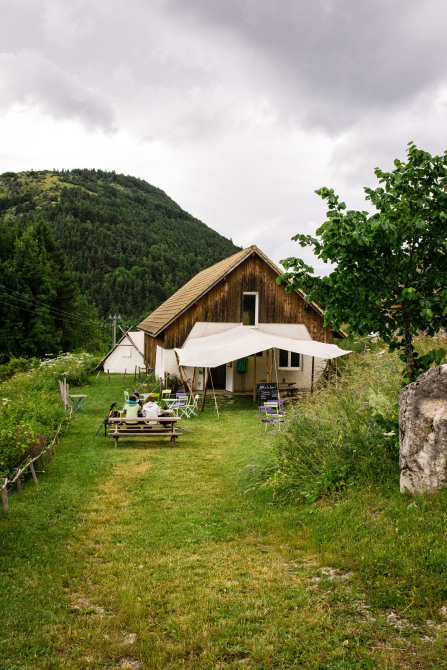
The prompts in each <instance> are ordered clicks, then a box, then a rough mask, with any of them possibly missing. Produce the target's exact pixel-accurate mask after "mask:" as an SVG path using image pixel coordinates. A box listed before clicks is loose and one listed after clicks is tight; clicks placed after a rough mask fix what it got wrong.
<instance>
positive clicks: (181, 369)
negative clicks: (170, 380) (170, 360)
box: [174, 349, 195, 405]
mask: <svg viewBox="0 0 447 670" xmlns="http://www.w3.org/2000/svg"><path fill="white" fill-rule="evenodd" d="M174 353H175V357H176V359H177V366H178V369H179V372H180V378H181V380H182V382H183V384H184V385H185V387H186V388H187V389H188V390H189V395H190V397H191V402H192V403H193V404H194V405H195V402H194V394H193V392H192V390H191V387H190V385H189V382H188V380H187V378H186V375H184V374H183V367H182V366H181V365H180V359H179V357H178V353H177V352H176V351H175V349H174ZM185 390H186V389H185Z"/></svg>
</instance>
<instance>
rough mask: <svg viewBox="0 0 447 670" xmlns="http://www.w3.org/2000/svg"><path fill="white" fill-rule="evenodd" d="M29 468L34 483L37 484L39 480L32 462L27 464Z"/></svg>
mask: <svg viewBox="0 0 447 670" xmlns="http://www.w3.org/2000/svg"><path fill="white" fill-rule="evenodd" d="M29 469H30V470H31V475H32V477H33V480H34V483H35V484H38V483H39V482H38V481H37V477H36V471H35V470H34V463H30V464H29Z"/></svg>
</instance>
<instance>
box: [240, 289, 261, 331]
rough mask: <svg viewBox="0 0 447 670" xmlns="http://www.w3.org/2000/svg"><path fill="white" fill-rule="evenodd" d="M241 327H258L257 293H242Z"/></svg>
mask: <svg viewBox="0 0 447 670" xmlns="http://www.w3.org/2000/svg"><path fill="white" fill-rule="evenodd" d="M242 325H244V326H257V325H258V294H257V293H243V294H242Z"/></svg>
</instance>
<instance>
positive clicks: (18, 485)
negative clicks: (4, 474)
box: [16, 468, 22, 495]
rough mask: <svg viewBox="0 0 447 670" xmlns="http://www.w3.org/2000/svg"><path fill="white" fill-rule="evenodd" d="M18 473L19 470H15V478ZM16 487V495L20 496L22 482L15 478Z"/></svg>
mask: <svg viewBox="0 0 447 670" xmlns="http://www.w3.org/2000/svg"><path fill="white" fill-rule="evenodd" d="M18 471H19V468H16V476H17V473H18ZM16 486H17V493H18V494H19V495H20V494H21V493H22V482H21V481H20V477H17V480H16Z"/></svg>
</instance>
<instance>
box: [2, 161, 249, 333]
mask: <svg viewBox="0 0 447 670" xmlns="http://www.w3.org/2000/svg"><path fill="white" fill-rule="evenodd" d="M41 220H45V221H46V222H47V223H48V224H49V226H50V229H51V230H52V232H53V235H54V237H55V239H56V242H57V243H58V244H59V245H60V247H61V249H62V250H63V251H64V252H65V254H66V257H67V262H68V267H69V269H70V270H71V272H72V274H73V277H74V279H75V281H76V282H77V284H78V286H79V288H80V290H81V293H82V294H83V295H84V296H85V297H86V299H87V301H88V302H89V304H91V305H93V306H96V307H97V308H98V312H99V314H100V316H107V315H108V314H112V313H113V314H118V313H119V314H121V316H123V317H124V318H125V319H131V320H138V319H140V318H143V317H145V316H147V315H148V314H149V313H150V312H151V311H152V310H154V309H155V308H156V307H158V305H160V304H161V303H162V302H163V301H164V300H166V299H167V298H168V297H169V296H170V295H172V293H174V291H176V290H177V289H178V288H180V287H181V286H182V285H183V284H185V283H186V282H187V281H189V280H190V279H191V278H192V277H193V276H194V275H196V274H197V273H198V272H199V271H200V270H203V269H204V268H206V267H208V266H210V265H213V264H214V263H217V262H218V261H220V260H222V259H223V258H226V257H228V256H231V255H232V254H234V253H235V252H236V251H238V250H239V249H240V247H237V246H235V245H234V244H233V242H232V241H231V240H229V239H227V238H225V237H223V236H222V235H219V234H218V233H217V232H216V231H214V230H212V229H211V228H209V227H208V226H207V225H205V224H204V223H202V222H201V221H199V220H198V219H195V218H194V217H192V216H191V215H190V214H188V213H187V212H185V211H184V210H183V209H182V208H181V207H179V205H177V203H175V202H174V201H173V200H172V199H171V198H170V197H169V196H168V195H166V193H164V192H163V191H162V190H160V189H158V188H156V187H155V186H152V185H151V184H148V183H147V182H145V181H144V180H142V179H137V178H136V177H129V176H125V175H122V174H116V173H115V172H105V171H103V170H84V169H76V170H69V171H64V170H62V171H54V170H53V171H50V170H43V171H38V172H34V171H29V172H20V173H15V172H5V173H4V174H2V175H0V223H2V225H9V226H11V227H12V226H15V225H16V224H20V223H21V224H22V225H28V224H30V225H31V224H32V223H33V222H37V221H41Z"/></svg>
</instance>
